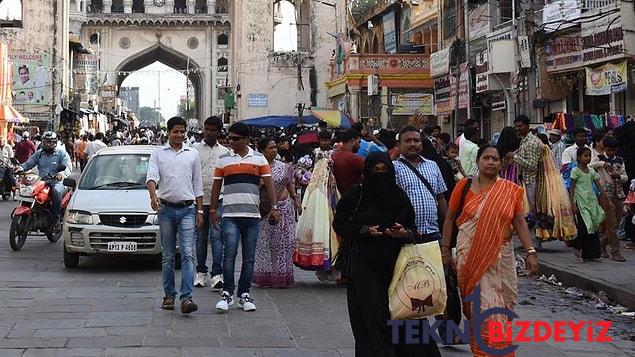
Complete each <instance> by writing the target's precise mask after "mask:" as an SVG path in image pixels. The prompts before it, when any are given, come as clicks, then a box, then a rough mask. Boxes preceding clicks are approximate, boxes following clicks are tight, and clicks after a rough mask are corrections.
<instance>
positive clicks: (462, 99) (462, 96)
mask: <svg viewBox="0 0 635 357" xmlns="http://www.w3.org/2000/svg"><path fill="white" fill-rule="evenodd" d="M460 70H461V72H460V78H459V109H465V108H467V91H468V81H469V79H468V76H469V73H470V72H469V69H468V67H467V63H461V65H460ZM455 107H456V76H450V109H452V110H454V108H455Z"/></svg>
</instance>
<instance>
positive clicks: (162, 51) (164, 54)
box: [115, 43, 205, 119]
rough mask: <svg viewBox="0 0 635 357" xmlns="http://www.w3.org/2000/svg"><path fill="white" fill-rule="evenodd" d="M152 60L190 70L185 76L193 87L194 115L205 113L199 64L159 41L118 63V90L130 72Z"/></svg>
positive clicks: (198, 115) (116, 71) (150, 62)
mask: <svg viewBox="0 0 635 357" xmlns="http://www.w3.org/2000/svg"><path fill="white" fill-rule="evenodd" d="M154 62H161V63H163V64H165V65H166V66H168V67H170V68H173V69H175V70H177V71H186V70H188V69H189V70H190V71H191V73H185V76H186V77H187V78H188V79H189V80H190V81H191V82H192V86H193V87H194V98H195V102H196V115H197V117H199V118H200V117H202V115H205V113H204V110H203V100H202V99H203V98H202V93H203V83H204V77H203V72H202V71H201V66H199V65H198V63H196V62H195V61H194V60H192V59H191V58H189V59H188V57H187V56H186V55H184V54H182V53H180V52H178V51H175V50H173V49H171V48H169V47H166V46H164V45H162V44H160V43H159V44H156V45H154V46H151V47H148V48H146V49H144V50H142V51H140V52H137V53H135V54H134V55H132V56H130V57H129V58H127V59H125V60H124V61H123V62H121V63H120V64H119V66H118V67H117V68H116V70H115V73H117V77H116V78H117V83H116V84H117V88H118V90H119V89H120V88H121V84H122V83H123V81H124V80H125V79H126V78H127V77H128V75H129V74H130V72H134V71H136V70H139V69H141V68H143V67H145V66H148V65H150V64H152V63H154ZM166 119H167V118H166Z"/></svg>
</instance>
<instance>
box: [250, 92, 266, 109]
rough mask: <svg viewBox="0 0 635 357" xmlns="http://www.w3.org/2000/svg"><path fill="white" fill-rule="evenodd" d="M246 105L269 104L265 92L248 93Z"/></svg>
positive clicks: (260, 105)
mask: <svg viewBox="0 0 635 357" xmlns="http://www.w3.org/2000/svg"><path fill="white" fill-rule="evenodd" d="M247 105H248V106H250V107H261V108H263V107H267V106H268V105H269V97H268V96H267V95H266V94H249V96H248V97H247Z"/></svg>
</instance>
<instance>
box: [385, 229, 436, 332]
mask: <svg viewBox="0 0 635 357" xmlns="http://www.w3.org/2000/svg"><path fill="white" fill-rule="evenodd" d="M447 298H448V297H447V291H446V285H445V274H444V271H443V262H442V261H441V249H440V246H439V242H438V241H433V242H428V243H422V244H405V245H404V246H403V247H401V251H400V252H399V257H398V258H397V262H396V263H395V268H394V271H393V277H392V281H391V282H390V286H389V287H388V307H389V310H390V318H391V319H392V320H418V319H423V318H426V317H429V316H435V315H439V314H442V313H443V311H445V306H446V302H447Z"/></svg>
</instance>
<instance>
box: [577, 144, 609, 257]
mask: <svg viewBox="0 0 635 357" xmlns="http://www.w3.org/2000/svg"><path fill="white" fill-rule="evenodd" d="M577 159H578V166H577V167H575V168H574V169H573V170H571V187H570V188H569V196H570V198H571V205H572V211H573V213H574V214H575V215H576V220H577V222H576V223H577V224H576V226H577V228H578V237H577V238H576V239H575V240H573V242H572V244H571V246H573V248H574V249H575V255H576V257H579V258H582V260H583V261H591V260H593V261H596V260H599V258H600V256H601V251H600V237H599V235H598V227H599V226H600V224H601V223H602V221H604V217H605V213H604V210H603V209H602V207H600V204H599V202H598V197H597V196H596V195H595V191H594V187H593V184H594V183H595V187H596V188H597V189H598V190H599V192H600V196H603V195H604V191H603V189H602V186H601V185H600V176H599V175H598V173H597V172H596V171H595V170H593V169H592V168H590V167H588V166H587V165H588V164H589V163H590V162H591V149H589V148H588V147H581V148H579V149H578V151H577Z"/></svg>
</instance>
